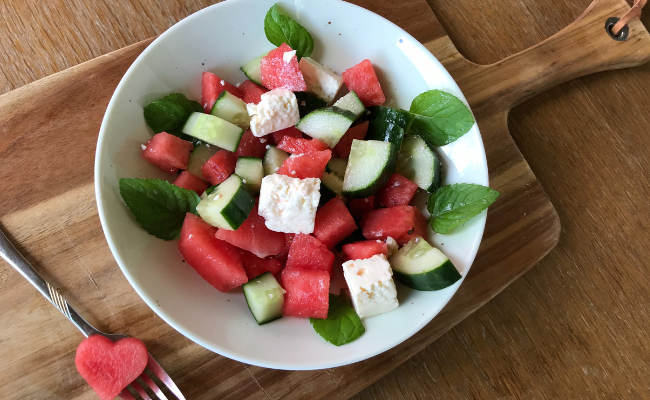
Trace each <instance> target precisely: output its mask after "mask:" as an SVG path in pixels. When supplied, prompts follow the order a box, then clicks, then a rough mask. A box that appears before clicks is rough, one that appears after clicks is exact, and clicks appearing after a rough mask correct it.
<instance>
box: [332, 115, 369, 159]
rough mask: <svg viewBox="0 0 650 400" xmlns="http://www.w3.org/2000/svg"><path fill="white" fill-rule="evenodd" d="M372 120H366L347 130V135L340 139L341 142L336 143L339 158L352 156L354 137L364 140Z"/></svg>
mask: <svg viewBox="0 0 650 400" xmlns="http://www.w3.org/2000/svg"><path fill="white" fill-rule="evenodd" d="M369 124H370V121H365V122H362V123H360V124H359V125H355V126H353V127H352V128H350V129H348V131H347V132H345V135H343V137H341V139H339V142H338V143H337V144H336V147H335V149H336V154H337V156H338V157H339V158H348V157H349V156H350V148H351V147H352V141H353V140H354V139H357V140H363V138H365V137H366V133H367V132H368V125H369Z"/></svg>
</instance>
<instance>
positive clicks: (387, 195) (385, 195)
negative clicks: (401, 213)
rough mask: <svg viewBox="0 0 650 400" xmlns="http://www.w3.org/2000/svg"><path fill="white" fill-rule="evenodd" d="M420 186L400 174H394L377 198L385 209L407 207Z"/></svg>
mask: <svg viewBox="0 0 650 400" xmlns="http://www.w3.org/2000/svg"><path fill="white" fill-rule="evenodd" d="M417 191H418V185H417V184H416V183H414V182H413V181H411V180H409V179H407V178H405V177H403V176H402V175H400V174H397V173H393V175H391V177H390V179H388V182H386V184H385V185H384V187H383V188H381V189H379V193H377V196H378V197H379V204H381V205H382V206H384V207H393V206H405V205H408V204H410V203H411V200H413V196H415V192H417Z"/></svg>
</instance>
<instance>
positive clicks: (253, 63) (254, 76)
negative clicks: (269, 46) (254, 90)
mask: <svg viewBox="0 0 650 400" xmlns="http://www.w3.org/2000/svg"><path fill="white" fill-rule="evenodd" d="M267 54H269V53H268V52H266V53H264V54H262V55H261V56H259V57H257V58H255V59H252V60H250V61H249V62H247V63H246V64H244V65H242V66H241V70H242V72H243V73H244V75H246V77H247V78H248V79H250V80H251V81H253V82H255V83H257V84H258V85H261V84H262V73H261V72H260V66H261V64H262V57H264V56H265V55H267Z"/></svg>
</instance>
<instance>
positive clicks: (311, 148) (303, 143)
mask: <svg viewBox="0 0 650 400" xmlns="http://www.w3.org/2000/svg"><path fill="white" fill-rule="evenodd" d="M278 149H280V150H284V151H286V152H287V153H291V154H312V153H316V152H317V151H323V150H328V149H329V146H328V145H326V144H325V143H323V142H321V141H320V140H318V139H303V138H296V137H292V136H285V137H283V138H282V140H281V141H280V143H278Z"/></svg>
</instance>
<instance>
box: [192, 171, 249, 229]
mask: <svg viewBox="0 0 650 400" xmlns="http://www.w3.org/2000/svg"><path fill="white" fill-rule="evenodd" d="M254 204H255V200H254V199H253V196H251V194H250V193H249V192H248V190H247V189H246V186H244V184H243V183H242V180H241V178H240V177H238V176H237V175H234V174H233V175H230V177H229V178H228V179H226V180H225V181H223V182H221V183H220V184H219V185H218V186H217V187H216V189H214V191H213V192H212V193H210V194H209V195H208V197H207V198H205V199H203V200H201V202H200V203H199V205H198V206H196V211H198V213H199V215H200V216H201V218H203V219H204V220H205V222H207V223H208V224H210V225H212V226H216V227H217V228H222V229H227V230H230V231H235V230H237V228H239V227H240V226H241V224H243V223H244V221H246V218H248V214H250V212H251V210H252V209H253V205H254Z"/></svg>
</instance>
